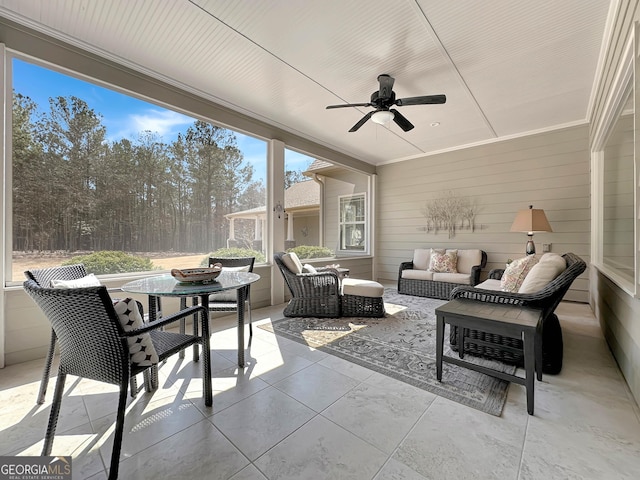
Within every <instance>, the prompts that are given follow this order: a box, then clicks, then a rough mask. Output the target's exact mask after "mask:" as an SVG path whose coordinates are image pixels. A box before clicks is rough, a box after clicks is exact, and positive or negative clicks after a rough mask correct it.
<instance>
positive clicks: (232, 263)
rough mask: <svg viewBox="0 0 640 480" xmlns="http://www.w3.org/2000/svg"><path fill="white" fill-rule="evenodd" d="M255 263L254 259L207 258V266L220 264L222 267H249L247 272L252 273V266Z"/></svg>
mask: <svg viewBox="0 0 640 480" xmlns="http://www.w3.org/2000/svg"><path fill="white" fill-rule="evenodd" d="M255 261H256V257H233V258H221V257H209V266H211V265H213V264H214V263H220V264H222V266H223V267H247V266H248V267H249V270H248V271H249V272H253V264H254V263H255Z"/></svg>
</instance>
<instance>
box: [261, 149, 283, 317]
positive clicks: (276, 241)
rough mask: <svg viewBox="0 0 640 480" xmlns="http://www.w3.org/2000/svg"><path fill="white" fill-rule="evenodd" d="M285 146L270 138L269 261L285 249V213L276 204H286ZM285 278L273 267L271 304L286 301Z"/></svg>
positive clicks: (268, 188) (268, 169)
mask: <svg viewBox="0 0 640 480" xmlns="http://www.w3.org/2000/svg"><path fill="white" fill-rule="evenodd" d="M284 148H285V144H284V142H282V141H281V140H270V141H269V148H268V157H267V177H268V178H267V225H268V229H269V237H270V238H269V239H268V240H269V241H268V247H267V248H266V252H267V254H266V256H267V261H268V262H270V263H271V262H272V261H273V254H274V252H279V251H282V250H284V242H285V238H284V236H285V231H284V215H282V214H280V218H278V215H277V214H276V213H275V212H274V206H275V205H277V204H278V202H279V203H280V205H284ZM284 288H285V287H284V279H283V278H282V274H281V273H280V270H279V269H278V268H277V267H275V266H274V267H273V268H272V269H271V305H277V304H279V303H283V302H284Z"/></svg>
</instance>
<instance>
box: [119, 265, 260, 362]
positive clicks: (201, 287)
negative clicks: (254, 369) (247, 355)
mask: <svg viewBox="0 0 640 480" xmlns="http://www.w3.org/2000/svg"><path fill="white" fill-rule="evenodd" d="M258 280H260V275H258V274H256V273H250V272H229V271H224V270H223V271H222V272H221V273H220V275H218V277H217V278H216V279H215V280H213V281H212V282H208V283H186V282H179V281H178V280H176V279H175V278H173V277H172V276H171V275H169V274H164V275H156V276H153V277H144V278H140V279H138V280H134V281H132V282H129V283H125V284H124V285H123V286H122V287H121V288H122V290H123V291H124V292H128V293H139V294H144V295H148V296H149V321H151V322H152V321H154V320H155V319H156V318H157V315H158V309H157V305H158V302H157V298H158V297H180V298H181V306H186V299H187V298H189V297H191V298H199V299H200V304H201V305H204V306H208V305H209V295H211V294H212V293H217V292H223V291H226V290H237V291H238V294H237V307H238V308H237V315H238V366H239V367H241V368H243V367H244V302H245V300H246V296H247V289H246V288H243V287H247V286H248V285H250V284H252V283H254V282H257V281H258ZM205 315H207V321H208V319H209V309H208V308H207V309H206V312H205ZM195 325H197V324H195ZM195 325H194V326H195ZM194 358H196V359H197V353H195V352H194Z"/></svg>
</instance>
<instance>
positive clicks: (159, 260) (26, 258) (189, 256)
mask: <svg viewBox="0 0 640 480" xmlns="http://www.w3.org/2000/svg"><path fill="white" fill-rule="evenodd" d="M83 253H84V252H83ZM78 255H81V253H74V254H67V253H65V252H42V253H41V252H34V253H30V252H29V253H27V252H15V253H14V256H13V265H12V275H13V281H20V280H23V279H24V271H25V270H31V269H36V268H48V267H54V266H56V265H60V264H61V263H62V262H64V261H65V260H68V259H69V258H72V257H76V256H78ZM140 256H145V257H149V258H150V259H151V261H152V262H153V264H154V265H155V266H157V267H160V268H161V269H163V270H171V269H172V268H195V267H199V266H200V262H201V261H202V259H203V258H204V257H205V256H207V254H206V253H199V254H193V253H182V254H180V253H176V252H166V253H153V254H147V253H145V254H140Z"/></svg>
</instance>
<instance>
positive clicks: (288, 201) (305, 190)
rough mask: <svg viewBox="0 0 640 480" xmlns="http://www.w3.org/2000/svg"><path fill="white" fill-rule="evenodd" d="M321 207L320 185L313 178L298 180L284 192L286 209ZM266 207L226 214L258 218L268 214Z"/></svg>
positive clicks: (291, 210)
mask: <svg viewBox="0 0 640 480" xmlns="http://www.w3.org/2000/svg"><path fill="white" fill-rule="evenodd" d="M319 208H320V185H318V183H317V182H315V181H313V180H307V181H306V182H298V183H294V184H293V185H291V186H290V187H289V188H287V189H286V190H285V192H284V209H285V210H288V211H290V212H292V213H294V212H295V211H302V210H305V211H308V210H318V209H319ZM266 211H267V209H266V207H265V206H264V205H263V206H261V207H255V208H251V209H248V210H242V211H240V212H233V213H229V214H227V215H225V217H227V218H252V219H253V218H256V217H259V216H264V215H265V214H266Z"/></svg>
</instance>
